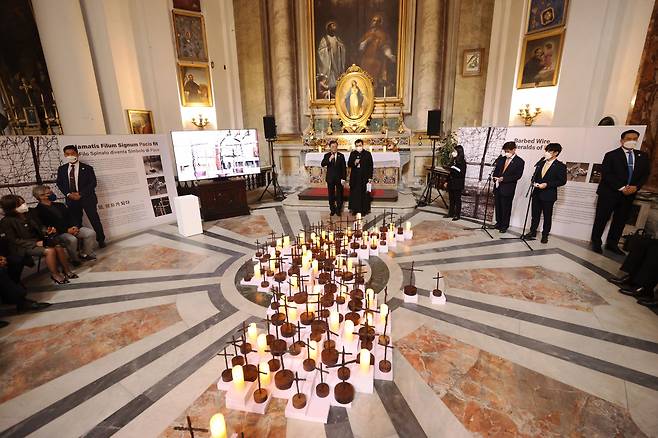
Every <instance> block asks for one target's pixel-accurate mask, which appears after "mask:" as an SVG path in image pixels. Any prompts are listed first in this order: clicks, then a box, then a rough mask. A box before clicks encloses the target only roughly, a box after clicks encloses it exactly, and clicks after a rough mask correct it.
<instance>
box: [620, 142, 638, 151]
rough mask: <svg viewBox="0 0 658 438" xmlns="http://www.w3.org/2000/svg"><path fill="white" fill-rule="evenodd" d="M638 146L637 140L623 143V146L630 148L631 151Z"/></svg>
mask: <svg viewBox="0 0 658 438" xmlns="http://www.w3.org/2000/svg"><path fill="white" fill-rule="evenodd" d="M636 146H637V141H635V140H629V141H627V142H625V143H624V144H622V147H623V148H624V149H628V150H629V151H630V150H633V149H635V147H636Z"/></svg>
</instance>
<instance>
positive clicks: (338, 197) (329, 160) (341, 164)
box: [322, 140, 347, 216]
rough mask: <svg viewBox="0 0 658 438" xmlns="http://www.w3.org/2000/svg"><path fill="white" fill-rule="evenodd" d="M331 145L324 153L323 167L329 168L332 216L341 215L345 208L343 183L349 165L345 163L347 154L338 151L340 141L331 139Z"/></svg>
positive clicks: (328, 185) (328, 186)
mask: <svg viewBox="0 0 658 438" xmlns="http://www.w3.org/2000/svg"><path fill="white" fill-rule="evenodd" d="M329 147H330V148H331V150H330V151H329V152H327V153H326V154H324V158H322V167H326V168H327V177H326V181H327V191H328V193H329V209H330V210H331V216H333V215H334V214H337V215H339V216H340V214H341V211H342V210H343V184H344V183H345V178H346V177H347V165H346V164H345V156H344V155H343V154H341V153H340V152H338V142H337V141H336V140H331V141H330V142H329Z"/></svg>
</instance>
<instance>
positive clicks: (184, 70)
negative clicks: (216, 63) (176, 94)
mask: <svg viewBox="0 0 658 438" xmlns="http://www.w3.org/2000/svg"><path fill="white" fill-rule="evenodd" d="M190 75H192V77H191V78H190ZM178 89H179V91H180V99H181V103H182V104H183V106H185V107H195V106H196V107H210V106H212V102H213V98H212V77H211V75H210V67H208V64H193V63H185V62H179V63H178Z"/></svg>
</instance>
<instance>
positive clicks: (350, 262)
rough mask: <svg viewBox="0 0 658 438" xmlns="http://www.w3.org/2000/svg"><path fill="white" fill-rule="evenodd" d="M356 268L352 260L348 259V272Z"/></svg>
mask: <svg viewBox="0 0 658 438" xmlns="http://www.w3.org/2000/svg"><path fill="white" fill-rule="evenodd" d="M353 267H354V262H352V258H351V257H350V258H348V259H347V270H348V271H349V272H352V268H353Z"/></svg>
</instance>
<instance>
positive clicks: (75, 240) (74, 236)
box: [32, 186, 96, 266]
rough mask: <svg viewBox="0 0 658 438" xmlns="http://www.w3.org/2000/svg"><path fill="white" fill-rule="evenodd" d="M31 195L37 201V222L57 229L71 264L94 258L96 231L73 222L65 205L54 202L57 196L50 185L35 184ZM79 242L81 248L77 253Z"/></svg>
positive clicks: (77, 264) (75, 264)
mask: <svg viewBox="0 0 658 438" xmlns="http://www.w3.org/2000/svg"><path fill="white" fill-rule="evenodd" d="M32 195H34V197H35V198H36V200H37V201H39V204H37V206H36V207H35V209H34V212H35V213H36V214H37V218H38V219H39V222H41V224H42V225H44V226H46V227H53V228H55V229H56V230H57V238H58V239H59V240H60V241H61V243H62V245H64V246H65V247H66V250H67V252H68V254H69V260H71V263H72V264H73V266H79V265H80V260H81V259H82V260H95V259H96V256H95V255H94V245H96V232H95V231H94V230H92V229H91V228H87V227H83V226H81V224H79V223H75V222H74V221H73V218H72V217H71V214H70V212H69V209H68V208H67V207H66V205H64V204H62V203H61V202H54V201H55V200H56V199H57V197H56V196H55V194H54V193H53V191H52V190H51V189H50V187H48V186H36V187H34V188H33V189H32ZM80 244H81V250H80V253H79V254H78V247H79V246H80Z"/></svg>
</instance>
